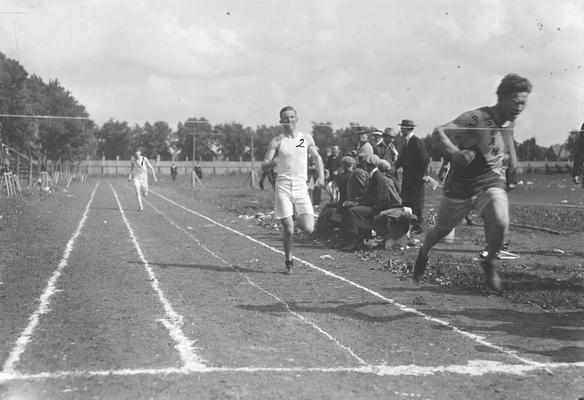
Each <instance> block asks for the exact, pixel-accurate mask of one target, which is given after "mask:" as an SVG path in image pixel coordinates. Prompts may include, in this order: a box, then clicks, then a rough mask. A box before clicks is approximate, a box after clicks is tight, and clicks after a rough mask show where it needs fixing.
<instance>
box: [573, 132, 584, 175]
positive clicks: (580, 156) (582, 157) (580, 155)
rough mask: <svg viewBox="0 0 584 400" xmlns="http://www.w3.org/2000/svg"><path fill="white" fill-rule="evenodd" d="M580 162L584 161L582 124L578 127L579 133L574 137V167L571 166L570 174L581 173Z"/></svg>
mask: <svg viewBox="0 0 584 400" xmlns="http://www.w3.org/2000/svg"><path fill="white" fill-rule="evenodd" d="M582 162H584V124H582V127H581V128H580V133H579V134H578V138H577V139H576V145H575V146H574V167H573V168H572V176H578V175H580V174H582Z"/></svg>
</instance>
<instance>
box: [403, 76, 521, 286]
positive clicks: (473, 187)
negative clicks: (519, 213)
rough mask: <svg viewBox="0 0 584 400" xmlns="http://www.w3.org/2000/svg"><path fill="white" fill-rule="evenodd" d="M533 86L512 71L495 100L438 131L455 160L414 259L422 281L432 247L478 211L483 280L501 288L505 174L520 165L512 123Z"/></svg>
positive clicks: (416, 277) (505, 223)
mask: <svg viewBox="0 0 584 400" xmlns="http://www.w3.org/2000/svg"><path fill="white" fill-rule="evenodd" d="M531 89H532V86H531V83H530V82H529V80H527V79H526V78H523V77H520V76H519V75H516V74H508V75H507V76H505V77H504V78H503V80H502V81H501V83H500V84H499V87H498V88H497V104H495V105H494V106H490V107H481V108H479V109H476V110H471V111H467V112H465V113H463V114H462V115H460V116H459V117H457V118H456V119H454V120H453V121H451V122H448V123H447V124H444V125H442V126H439V127H437V128H436V129H435V130H434V132H433V137H434V138H435V139H437V141H438V143H439V145H440V147H441V149H442V151H443V152H444V154H445V156H446V157H448V158H450V160H451V170H450V173H449V174H448V176H447V177H446V181H445V182H444V196H443V197H442V201H441V203H440V209H439V211H438V215H437V218H436V225H435V226H434V227H433V228H432V229H431V230H430V231H429V232H428V233H427V234H426V237H425V238H424V244H423V245H422V248H421V249H420V252H419V254H418V257H417V258H416V262H415V265H414V273H413V275H414V276H413V277H414V281H416V282H420V280H421V279H422V276H423V275H424V271H425V269H426V265H427V263H428V256H429V253H430V250H431V249H432V247H434V245H435V244H436V243H438V242H439V241H440V240H442V238H444V237H445V236H446V235H447V234H448V233H449V232H450V231H451V230H452V229H453V228H454V227H455V226H456V225H457V224H458V223H459V222H461V221H462V219H463V218H464V217H465V216H466V215H467V214H468V213H469V211H471V210H472V209H475V210H476V211H477V213H478V214H479V215H480V216H481V217H482V218H483V220H484V222H485V236H486V241H487V256H486V257H485V258H484V260H483V261H482V267H483V270H484V272H485V279H486V282H487V285H488V287H489V288H491V289H493V290H497V291H500V290H501V279H500V277H499V274H498V273H497V267H496V265H495V262H496V261H495V260H496V256H497V253H498V252H499V251H500V250H501V247H502V245H503V241H504V238H505V235H506V233H507V229H508V227H509V201H508V198H507V192H506V188H507V183H508V182H507V176H509V177H511V180H513V177H514V176H515V174H514V170H515V168H516V165H517V156H516V154H515V146H514V142H513V128H514V121H515V119H516V118H517V116H518V115H519V114H520V113H521V112H522V111H523V109H524V108H525V106H526V104H527V97H528V96H529V93H530V92H531ZM511 183H513V182H511Z"/></svg>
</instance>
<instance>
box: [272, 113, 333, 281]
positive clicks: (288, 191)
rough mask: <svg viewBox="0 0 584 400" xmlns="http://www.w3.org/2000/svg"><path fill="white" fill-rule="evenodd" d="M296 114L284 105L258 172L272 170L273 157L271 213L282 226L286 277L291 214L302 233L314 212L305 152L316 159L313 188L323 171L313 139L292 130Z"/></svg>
mask: <svg viewBox="0 0 584 400" xmlns="http://www.w3.org/2000/svg"><path fill="white" fill-rule="evenodd" d="M297 122H298V114H297V113H296V110H295V109H294V108H293V107H291V106H287V107H284V108H282V110H281V111H280V124H281V125H282V127H283V128H284V133H281V134H280V135H278V136H276V137H275V138H273V139H272V140H271V141H270V144H269V145H268V151H267V152H266V156H265V158H264V162H263V163H262V169H263V170H268V169H270V168H273V167H274V164H275V158H276V157H277V159H278V160H279V161H278V177H277V178H276V187H275V191H274V213H275V217H276V218H277V219H279V220H280V223H281V224H282V231H283V232H282V234H283V243H284V254H285V270H284V272H285V273H286V274H288V273H290V269H291V268H292V264H293V261H292V243H293V241H292V237H293V234H294V219H293V216H294V212H296V215H297V221H298V227H299V228H300V229H302V230H303V231H304V232H306V233H312V231H313V230H314V210H313V208H312V202H311V200H310V196H309V194H308V185H307V184H306V181H307V180H308V179H307V162H308V153H310V155H311V156H312V157H313V158H314V160H316V170H317V172H318V180H317V182H316V184H315V186H316V187H322V186H324V168H323V163H322V159H321V158H320V155H319V154H318V151H317V148H316V146H315V144H314V140H313V138H312V136H310V135H304V134H303V133H302V132H298V131H297V130H296V123H297Z"/></svg>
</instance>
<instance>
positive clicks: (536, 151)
mask: <svg viewBox="0 0 584 400" xmlns="http://www.w3.org/2000/svg"><path fill="white" fill-rule="evenodd" d="M515 149H516V152H517V159H518V160H519V161H544V160H546V157H547V154H548V150H549V148H547V147H541V146H538V145H537V142H536V139H535V137H532V138H529V139H527V140H524V141H523V142H522V143H520V144H517V143H516V145H515Z"/></svg>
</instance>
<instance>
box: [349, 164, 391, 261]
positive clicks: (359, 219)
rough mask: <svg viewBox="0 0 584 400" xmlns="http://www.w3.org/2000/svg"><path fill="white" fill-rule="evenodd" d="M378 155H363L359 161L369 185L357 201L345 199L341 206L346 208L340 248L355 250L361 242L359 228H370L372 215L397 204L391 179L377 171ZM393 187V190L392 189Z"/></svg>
mask: <svg viewBox="0 0 584 400" xmlns="http://www.w3.org/2000/svg"><path fill="white" fill-rule="evenodd" d="M379 161H380V160H379V157H378V156H376V155H372V156H365V157H363V159H362V161H361V163H362V165H363V167H364V168H365V170H366V171H367V174H368V175H369V185H368V186H367V189H366V191H365V194H364V195H363V197H362V198H361V200H359V201H345V202H344V204H343V207H345V208H347V211H346V216H345V219H344V221H343V222H344V224H343V225H344V233H345V242H344V246H343V247H342V250H345V251H353V250H356V249H357V248H358V247H359V246H360V243H361V240H362V237H361V236H360V230H361V229H371V224H372V222H373V217H375V216H376V215H377V214H379V212H380V211H383V210H385V209H387V208H389V207H390V206H392V205H395V204H399V198H396V197H395V196H393V195H392V193H394V194H397V192H395V189H394V188H390V186H392V184H391V181H390V180H389V179H387V178H386V177H385V176H384V175H383V174H382V173H381V172H379V169H378V166H379ZM392 189H393V190H392Z"/></svg>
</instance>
